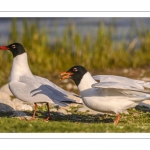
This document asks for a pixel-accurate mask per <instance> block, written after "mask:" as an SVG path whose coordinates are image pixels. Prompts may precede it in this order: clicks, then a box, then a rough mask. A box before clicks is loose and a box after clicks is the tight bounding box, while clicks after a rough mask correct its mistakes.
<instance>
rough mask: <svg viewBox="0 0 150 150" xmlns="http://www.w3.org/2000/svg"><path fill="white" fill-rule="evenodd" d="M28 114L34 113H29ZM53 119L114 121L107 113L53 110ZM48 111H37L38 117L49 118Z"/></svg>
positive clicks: (84, 121) (81, 121) (87, 121)
mask: <svg viewBox="0 0 150 150" xmlns="http://www.w3.org/2000/svg"><path fill="white" fill-rule="evenodd" d="M28 115H32V114H31V113H29V114H28ZM50 116H51V119H50V120H49V121H59V122H61V121H69V122H76V123H113V122H114V120H113V119H112V118H110V117H107V118H106V116H105V115H93V114H85V113H83V114H76V113H73V114H63V113H60V112H51V113H50ZM47 117H48V114H47V112H43V111H37V112H36V119H43V118H47Z"/></svg>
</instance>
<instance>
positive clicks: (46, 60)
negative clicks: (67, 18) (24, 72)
mask: <svg viewBox="0 0 150 150" xmlns="http://www.w3.org/2000/svg"><path fill="white" fill-rule="evenodd" d="M133 31H135V33H136V34H137V35H138V39H140V43H141V45H140V46H139V47H138V48H136V47H135V45H136V44H137V43H136V40H135V39H132V41H131V42H130V43H129V46H125V42H124V36H123V35H122V40H121V41H122V42H120V43H119V44H115V43H114V42H113V39H112V34H115V27H114V26H113V23H112V25H110V27H109V28H107V29H106V27H105V26H104V24H103V23H101V24H100V26H99V29H98V31H97V35H95V38H93V37H92V35H91V32H90V31H89V32H88V33H87V34H86V35H85V36H84V37H83V36H82V35H81V34H80V33H79V32H77V31H76V26H75V25H74V24H72V25H68V26H66V28H65V29H64V31H63V36H61V37H60V36H59V35H58V33H57V25H56V33H55V35H57V37H56V39H53V38H52V37H51V30H50V29H48V28H46V26H44V24H43V26H42V28H41V27H40V25H39V23H38V20H37V21H35V22H33V23H29V22H28V21H27V19H24V21H23V25H22V29H21V34H18V30H17V22H16V19H15V18H14V19H12V26H11V30H10V36H9V39H8V44H10V43H12V42H20V43H22V44H23V45H24V47H25V49H26V51H27V53H28V60H29V65H30V68H31V70H32V72H33V73H34V74H37V75H41V76H45V77H48V76H49V74H50V73H57V74H59V73H60V72H61V71H63V70H66V69H68V68H69V67H71V66H72V65H75V64H81V65H83V66H86V67H87V69H88V70H93V69H94V70H101V69H107V68H111V69H112V68H129V67H130V68H137V67H143V66H148V65H149V63H150V51H149V45H150V31H149V30H148V31H147V30H146V29H145V28H144V27H143V30H142V31H139V30H136V27H135V26H133V30H132V31H131V34H132V33H133ZM122 32H124V31H122ZM6 43H7V42H6ZM11 65H12V55H11V53H10V52H6V51H5V52H2V51H1V55H0V68H1V70H0V77H1V81H0V85H2V84H4V83H6V82H7V80H8V77H9V73H10V68H11Z"/></svg>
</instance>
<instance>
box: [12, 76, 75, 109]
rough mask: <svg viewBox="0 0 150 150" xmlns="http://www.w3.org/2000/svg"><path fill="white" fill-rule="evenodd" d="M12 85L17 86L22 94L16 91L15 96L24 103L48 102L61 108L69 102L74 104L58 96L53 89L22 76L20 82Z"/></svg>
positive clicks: (63, 96) (34, 79)
mask: <svg viewBox="0 0 150 150" xmlns="http://www.w3.org/2000/svg"><path fill="white" fill-rule="evenodd" d="M14 85H15V86H16V85H18V86H17V87H19V88H20V89H21V90H22V92H17V89H16V90H15V95H16V96H17V97H18V98H20V99H22V100H25V101H30V102H34V103H35V102H37V103H38V102H39V103H42V102H48V103H53V104H56V105H61V106H66V105H67V104H68V103H69V102H70V103H71V102H75V101H73V100H72V101H71V100H70V99H69V98H66V96H65V95H64V94H58V93H57V92H56V91H57V90H56V89H55V88H54V87H51V88H48V87H47V86H45V85H44V84H41V83H40V82H39V81H38V80H37V79H36V78H29V77H25V76H23V77H20V82H19V83H15V84H14ZM13 89H14V88H13ZM68 101H69V102H68Z"/></svg>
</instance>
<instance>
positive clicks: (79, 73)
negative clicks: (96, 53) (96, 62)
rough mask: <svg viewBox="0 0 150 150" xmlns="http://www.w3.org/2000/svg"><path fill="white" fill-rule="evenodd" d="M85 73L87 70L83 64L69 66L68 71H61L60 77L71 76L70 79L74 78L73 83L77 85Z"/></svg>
mask: <svg viewBox="0 0 150 150" xmlns="http://www.w3.org/2000/svg"><path fill="white" fill-rule="evenodd" d="M86 73H87V70H86V69H85V68H84V67H83V66H80V65H76V66H73V67H71V68H70V69H69V70H68V71H66V72H62V73H61V76H63V77H62V79H68V78H71V79H72V80H74V82H75V84H76V85H77V86H78V85H79V84H80V81H81V79H82V77H83V76H84V74H86Z"/></svg>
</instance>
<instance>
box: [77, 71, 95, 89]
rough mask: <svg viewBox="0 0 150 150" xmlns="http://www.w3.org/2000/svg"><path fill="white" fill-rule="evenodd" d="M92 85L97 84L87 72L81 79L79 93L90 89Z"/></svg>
mask: <svg viewBox="0 0 150 150" xmlns="http://www.w3.org/2000/svg"><path fill="white" fill-rule="evenodd" d="M94 83H97V82H96V81H95V80H94V79H93V78H92V76H91V74H90V73H89V72H87V73H86V74H84V76H83V77H82V79H81V81H80V84H79V85H78V89H79V91H80V92H81V91H83V90H87V89H89V88H92V87H91V85H92V84H94Z"/></svg>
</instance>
